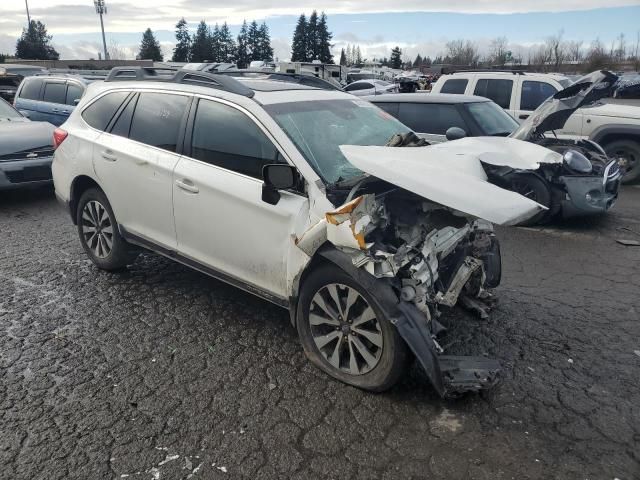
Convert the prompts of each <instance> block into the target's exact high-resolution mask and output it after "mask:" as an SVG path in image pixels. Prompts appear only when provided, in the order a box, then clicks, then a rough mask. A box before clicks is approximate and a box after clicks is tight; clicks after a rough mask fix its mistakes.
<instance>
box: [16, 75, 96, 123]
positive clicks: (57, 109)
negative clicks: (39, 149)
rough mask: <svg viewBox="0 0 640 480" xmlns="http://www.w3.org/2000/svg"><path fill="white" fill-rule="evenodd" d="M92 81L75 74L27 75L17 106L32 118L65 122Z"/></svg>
mask: <svg viewBox="0 0 640 480" xmlns="http://www.w3.org/2000/svg"><path fill="white" fill-rule="evenodd" d="M88 84H89V81H88V80H86V79H84V78H82V77H79V76H75V75H60V76H54V75H50V76H35V77H27V78H25V79H24V80H23V81H22V83H21V84H20V87H18V91H17V92H16V97H15V100H14V106H15V107H16V108H17V109H18V110H19V111H20V113H22V114H23V115H24V116H26V117H29V118H30V119H31V120H35V121H43V122H49V123H52V124H53V125H56V126H60V125H62V124H63V123H64V122H65V121H66V120H67V118H69V115H70V114H71V112H72V111H73V109H74V108H75V106H76V105H77V104H78V102H79V101H80V98H81V97H82V95H83V94H84V91H85V90H86V87H87V85H88Z"/></svg>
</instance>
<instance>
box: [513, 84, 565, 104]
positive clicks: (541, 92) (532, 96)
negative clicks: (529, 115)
mask: <svg viewBox="0 0 640 480" xmlns="http://www.w3.org/2000/svg"><path fill="white" fill-rule="evenodd" d="M556 93H557V90H556V89H555V88H554V87H553V86H552V85H550V84H548V83H547V82H534V81H531V80H527V81H525V82H522V93H521V97H520V110H535V109H536V108H538V107H539V106H540V104H541V103H542V102H544V101H545V100H546V99H547V98H549V97H550V96H552V95H555V94H556Z"/></svg>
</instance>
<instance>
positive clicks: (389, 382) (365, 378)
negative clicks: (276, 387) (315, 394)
mask: <svg viewBox="0 0 640 480" xmlns="http://www.w3.org/2000/svg"><path fill="white" fill-rule="evenodd" d="M332 284H339V285H340V286H343V287H345V290H346V291H349V289H352V290H355V291H356V292H357V293H358V294H359V295H360V297H361V298H359V299H357V300H356V302H354V303H353V306H352V308H353V309H357V308H363V307H364V306H366V304H368V306H370V307H371V309H372V310H373V313H374V314H375V319H373V320H372V322H377V324H376V327H379V330H373V332H375V335H380V336H381V337H382V346H381V348H380V352H379V358H378V360H377V363H376V364H375V366H374V367H373V368H371V369H368V370H367V368H366V366H365V365H364V364H365V360H364V357H362V356H360V355H359V352H358V354H357V355H354V354H353V352H354V351H356V350H357V348H356V344H355V343H353V344H352V343H351V342H352V340H351V338H352V337H351V336H348V338H347V335H346V334H345V336H344V338H345V340H344V344H343V345H342V347H337V348H338V349H339V350H335V351H340V352H344V354H345V355H347V356H348V357H349V359H350V358H351V355H354V358H356V360H358V359H359V360H361V364H362V365H363V366H362V373H358V374H351V373H347V372H346V371H344V369H341V368H336V367H335V366H334V365H332V364H331V363H330V362H329V360H328V359H327V358H325V354H323V352H322V351H321V349H320V348H318V346H317V344H316V340H317V339H319V338H321V336H320V335H319V334H318V332H317V331H316V330H315V329H317V328H321V327H317V326H312V325H311V322H310V313H311V311H312V310H311V309H312V301H313V300H314V298H315V296H316V294H319V295H320V293H319V292H323V291H325V290H323V289H325V287H327V286H329V285H332ZM346 287H349V288H346ZM362 300H364V301H365V302H366V303H362ZM333 304H334V305H335V302H334V303H333ZM313 308H314V310H313V311H314V312H316V306H315V305H314V307H313ZM360 312H361V313H362V311H360ZM354 313H358V310H355V311H354ZM347 316H348V315H347ZM363 317H364V315H360V317H359V318H360V319H361V318H363ZM314 318H317V317H316V316H315V314H314ZM345 320H346V319H345ZM356 322H357V320H356V321H354V322H353V323H354V324H355V323H356ZM362 325H365V324H364V323H363V324H362ZM322 327H323V328H324V327H326V328H328V329H329V330H336V331H337V330H338V329H337V328H335V327H333V326H330V325H323V326H322ZM361 328H362V326H361V327H354V329H355V330H354V331H353V341H354V342H359V343H358V345H360V347H359V348H362V347H365V344H367V345H369V346H370V347H373V348H374V349H377V347H375V346H374V344H373V343H369V342H368V341H367V340H366V339H365V337H363V336H362V335H361V334H359V333H356V330H357V332H362V329H361ZM367 328H370V327H367ZM297 329H298V335H299V337H300V342H301V343H302V347H303V348H304V352H305V354H306V356H307V358H308V359H309V360H310V361H311V363H313V364H314V365H315V366H317V367H318V368H320V369H321V370H322V371H324V372H326V373H328V374H329V375H330V376H332V377H334V378H336V379H337V380H340V381H341V382H344V383H346V384H348V385H352V386H354V387H357V388H361V389H364V390H369V391H373V392H382V391H384V390H388V389H389V388H391V387H392V386H393V385H394V384H395V383H396V382H397V381H398V379H399V378H400V377H401V376H402V374H403V373H404V372H405V371H406V369H407V367H408V365H409V362H410V360H411V356H410V354H409V351H408V349H407V346H406V344H405V343H404V340H402V338H400V335H399V334H398V332H397V330H396V328H395V327H394V326H393V325H392V324H391V322H389V320H388V319H386V318H385V317H384V315H383V314H382V310H381V309H380V307H379V305H378V302H377V301H376V299H375V298H373V297H372V296H371V295H370V294H369V293H368V292H367V291H366V290H365V289H364V288H363V287H362V286H360V284H359V283H358V282H357V281H356V280H354V279H353V278H352V277H351V276H349V275H348V274H347V273H346V272H344V271H343V270H341V269H340V268H338V267H337V266H335V265H332V264H328V265H322V266H320V267H318V268H317V269H316V270H314V271H313V272H311V273H310V274H309V276H308V277H306V279H305V280H304V284H303V285H302V288H301V292H300V298H299V302H298V310H297ZM312 329H314V331H313V332H312ZM341 332H342V330H340V333H341ZM367 332H369V335H370V334H371V332H372V330H367ZM314 334H315V335H317V336H316V337H315V338H316V340H314ZM338 334H339V333H338ZM349 335H351V334H349ZM367 338H369V337H367ZM341 341H342V338H340V339H339V340H337V343H336V344H333V343H330V344H329V345H328V348H329V349H334V348H336V347H333V346H332V345H337V344H338V343H340V342H341ZM365 348H366V347H365ZM345 349H346V350H347V351H346V352H345ZM340 355H341V354H340V353H339V354H338V356H339V357H340ZM338 363H339V364H340V361H338ZM356 363H357V362H356ZM346 365H347V362H345V367H346Z"/></svg>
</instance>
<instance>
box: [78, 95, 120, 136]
mask: <svg viewBox="0 0 640 480" xmlns="http://www.w3.org/2000/svg"><path fill="white" fill-rule="evenodd" d="M127 95H129V92H112V93H107V94H106V95H105V96H104V97H101V98H99V99H98V100H96V101H95V102H93V103H92V104H91V105H89V106H88V107H87V108H85V109H84V111H83V112H82V118H83V119H84V121H85V122H87V123H88V124H89V125H90V126H92V127H93V128H95V129H98V130H103V131H104V129H105V128H107V125H109V122H110V121H111V119H112V118H113V116H114V115H115V113H116V112H117V111H118V108H120V105H122V102H124V99H125V98H127Z"/></svg>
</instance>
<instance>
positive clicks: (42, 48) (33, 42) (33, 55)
mask: <svg viewBox="0 0 640 480" xmlns="http://www.w3.org/2000/svg"><path fill="white" fill-rule="evenodd" d="M51 38H52V37H51V35H48V34H47V28H46V27H45V26H44V23H42V22H40V21H39V20H31V22H30V23H29V27H28V28H27V29H24V28H23V29H22V35H21V36H20V38H19V39H18V42H17V43H16V57H17V58H24V59H29V60H58V58H60V54H59V53H58V52H56V49H55V48H53V46H51V45H50V44H49V42H50V41H51Z"/></svg>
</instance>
